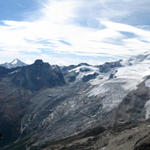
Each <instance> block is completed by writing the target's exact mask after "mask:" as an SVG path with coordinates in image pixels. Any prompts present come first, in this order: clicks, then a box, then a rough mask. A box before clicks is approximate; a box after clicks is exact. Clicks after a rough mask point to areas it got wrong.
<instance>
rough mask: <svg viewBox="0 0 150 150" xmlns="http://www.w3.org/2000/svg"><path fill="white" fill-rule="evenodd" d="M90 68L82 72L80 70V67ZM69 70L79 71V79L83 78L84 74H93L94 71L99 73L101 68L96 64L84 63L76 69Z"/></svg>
mask: <svg viewBox="0 0 150 150" xmlns="http://www.w3.org/2000/svg"><path fill="white" fill-rule="evenodd" d="M81 68H82V69H89V71H87V72H86V71H85V72H82V71H80V69H81ZM69 72H76V73H79V74H78V76H77V81H79V80H81V79H82V78H83V77H84V76H87V75H90V74H91V75H92V74H94V73H99V69H98V68H97V67H94V66H86V65H82V66H79V67H76V68H74V69H71V70H69Z"/></svg>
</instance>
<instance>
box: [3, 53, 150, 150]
mask: <svg viewBox="0 0 150 150" xmlns="http://www.w3.org/2000/svg"><path fill="white" fill-rule="evenodd" d="M149 76H150V55H149V54H147V53H146V54H142V55H138V56H134V57H131V58H129V59H126V60H119V61H116V62H106V63H104V64H103V65H99V66H93V65H90V64H86V63H81V64H79V65H71V66H64V67H62V68H59V66H52V65H50V64H48V63H44V62H43V61H42V60H36V61H35V63H34V64H32V65H27V66H23V67H17V68H12V69H8V68H4V67H0V87H2V88H0V129H1V132H2V135H3V140H1V141H0V145H1V146H4V145H7V144H12V143H13V142H14V141H15V140H17V141H16V142H17V144H18V145H16V142H15V143H14V144H15V145H14V144H13V146H16V147H18V146H19V145H20V142H21V143H24V142H25V143H24V147H25V148H24V149H25V150H26V149H27V150H33V149H35V150H36V149H41V150H42V149H43V150H49V149H50V150H51V149H54V150H55V149H60V148H62V149H64V150H67V149H68V150H69V149H70V150H71V149H75V150H78V149H79V150H80V149H82V148H83V150H84V149H89V150H92V149H96V150H98V149H108V150H109V149H111V148H112V145H111V143H114V145H113V146H114V148H115V147H117V146H115V145H116V144H117V143H120V142H118V141H117V139H118V138H120V139H122V138H123V139H122V140H123V141H124V136H126V135H124V133H123V132H122V131H118V132H115V131H114V130H115V129H116V128H119V127H120V126H121V127H122V129H123V131H126V129H124V125H126V124H128V123H131V124H134V123H135V122H136V123H139V122H140V124H142V123H141V122H145V121H146V120H147V119H149V118H150V105H149V100H150V95H149V93H150V81H149V80H150V77H149ZM143 124H145V123H143ZM97 127H98V133H97V132H96V131H97ZM114 127H115V129H114ZM95 128H96V131H95V130H94V129H95ZM112 128H113V130H110V129H112ZM133 128H134V127H133ZM99 129H100V130H99ZM101 129H103V130H102V131H101ZM91 130H92V131H91ZM93 130H94V131H93ZM99 131H100V132H99ZM108 131H111V132H108ZM131 131H132V130H130V129H129V131H128V132H131ZM146 131H147V130H146ZM87 132H88V133H89V132H90V133H89V134H88V136H86V137H88V138H85V137H84V136H83V137H81V135H84V134H85V133H87ZM91 132H93V134H95V135H93V134H92V133H91ZM101 132H102V133H105V132H106V133H108V134H104V136H103V137H102V138H104V141H107V139H108V138H109V135H110V137H112V138H114V139H115V140H116V142H115V141H113V140H111V139H109V140H108V141H110V143H107V142H108V141H107V142H106V143H105V142H104V144H102V145H101V146H98V147H97V146H96V143H97V142H96V141H97V140H98V139H99V140H101V135H100V134H101ZM112 132H113V133H112ZM145 133H146V132H145ZM91 134H92V135H91ZM116 134H117V136H116ZM134 134H136V132H133V135H134ZM127 135H128V134H127ZM133 135H132V136H133ZM91 136H92V139H91ZM97 136H98V137H99V138H98V137H97ZM120 136H121V137H122V138H121V137H120ZM139 136H140V135H139ZM62 139H66V140H67V139H69V141H70V139H71V142H72V145H73V146H71V145H68V144H69V143H66V140H65V142H64V143H66V146H65V145H63V140H62ZM125 139H126V138H125ZM129 139H130V138H129ZM76 140H77V141H76ZM126 140H128V139H126ZM126 140H125V141H126ZM136 140H138V138H137V139H136ZM56 141H59V142H58V143H57V142H56ZM67 141H68V140H67ZM80 141H81V143H82V142H83V144H80ZM84 141H85V143H84ZM86 141H88V143H89V144H91V146H90V145H89V146H90V147H88V146H87V148H86V145H88V143H86ZM90 141H91V142H90ZM119 141H120V140H119ZM134 142H135V141H134ZM115 143H116V144H115ZM57 144H58V145H57ZM98 144H99V143H98ZM126 144H127V143H126V142H125V145H126ZM138 144H139V143H138ZM138 144H137V145H138ZM51 145H53V147H52V148H51ZM60 145H62V147H61V146H60ZM74 145H75V147H74ZM107 145H109V146H108V147H107ZM125 145H124V142H123V143H122V145H120V146H118V149H115V150H123V146H125ZM131 145H132V147H131V148H130V149H131V150H138V149H135V147H136V146H137V145H136V146H135V143H132V144H131ZM133 145H134V146H133ZM59 146H60V147H59ZM70 146H71V147H70ZM76 146H77V147H76ZM66 147H67V148H66ZM7 148H8V150H9V148H10V147H6V148H5V149H6V150H7ZM14 149H15V148H14ZM16 149H17V148H16ZM16 149H15V150H16ZM130 149H129V150H130ZM12 150H13V149H12ZM112 150H113V148H112ZM139 150H140V149H139ZM141 150H142V149H141Z"/></svg>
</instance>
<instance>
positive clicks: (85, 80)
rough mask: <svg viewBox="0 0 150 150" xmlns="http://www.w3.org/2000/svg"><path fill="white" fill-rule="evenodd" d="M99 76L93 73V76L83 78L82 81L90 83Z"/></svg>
mask: <svg viewBox="0 0 150 150" xmlns="http://www.w3.org/2000/svg"><path fill="white" fill-rule="evenodd" d="M98 75H99V74H98V73H93V74H89V75H86V76H84V77H83V78H82V81H83V82H88V81H90V80H92V79H95V78H96V77H97V76H98Z"/></svg>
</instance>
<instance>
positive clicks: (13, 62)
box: [11, 58, 22, 65]
mask: <svg viewBox="0 0 150 150" xmlns="http://www.w3.org/2000/svg"><path fill="white" fill-rule="evenodd" d="M18 62H22V61H21V60H19V59H18V58H16V59H14V60H13V61H12V62H11V64H14V65H15V64H17V63H18Z"/></svg>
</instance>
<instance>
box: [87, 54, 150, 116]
mask: <svg viewBox="0 0 150 150" xmlns="http://www.w3.org/2000/svg"><path fill="white" fill-rule="evenodd" d="M143 58H146V59H143ZM147 58H148V57H144V56H139V57H138V58H137V59H138V60H136V57H135V58H134V59H133V60H130V62H131V61H132V65H130V64H128V63H127V60H126V63H124V66H123V67H120V68H118V69H117V72H116V74H115V76H116V78H113V79H109V75H110V73H106V74H102V73H101V74H100V75H99V76H98V77H97V78H96V79H93V80H91V81H90V82H89V83H90V84H91V89H90V90H89V92H88V93H87V96H89V97H91V96H99V97H103V96H104V98H102V104H103V109H106V110H111V109H113V108H114V107H117V106H118V105H119V104H120V102H121V101H122V99H123V97H124V96H125V95H126V94H127V93H128V92H129V91H131V90H134V89H136V88H137V85H138V84H140V83H141V82H142V81H144V80H145V77H146V76H148V75H150V65H149V64H150V59H149V58H148V59H147ZM145 84H146V86H147V87H150V80H147V82H146V83H145ZM149 103H150V102H149ZM147 105H148V104H147ZM147 105H146V106H147ZM149 106H150V105H149ZM146 108H147V107H146ZM149 114H150V107H149V109H147V116H146V117H148V115H149Z"/></svg>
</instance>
